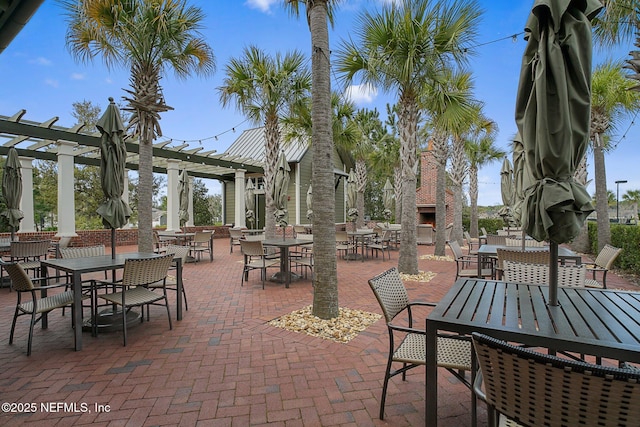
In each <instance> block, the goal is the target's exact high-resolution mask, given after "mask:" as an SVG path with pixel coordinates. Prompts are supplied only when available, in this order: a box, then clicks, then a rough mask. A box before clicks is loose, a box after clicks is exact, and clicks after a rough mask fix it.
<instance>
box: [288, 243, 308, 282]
mask: <svg viewBox="0 0 640 427" xmlns="http://www.w3.org/2000/svg"><path fill="white" fill-rule="evenodd" d="M297 239H298V240H304V241H307V242H313V234H298V237H297ZM289 262H290V263H291V264H292V265H293V266H295V267H299V268H303V269H304V277H305V278H306V277H307V270H309V271H310V272H311V274H312V275H313V265H314V262H313V243H310V244H305V245H301V246H298V247H296V249H295V250H294V251H290V252H289Z"/></svg>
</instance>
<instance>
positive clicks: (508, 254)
mask: <svg viewBox="0 0 640 427" xmlns="http://www.w3.org/2000/svg"><path fill="white" fill-rule="evenodd" d="M496 252H497V256H498V268H504V261H515V262H526V263H529V264H546V265H549V251H540V250H536V251H523V250H521V249H515V248H513V249H508V248H497V249H496Z"/></svg>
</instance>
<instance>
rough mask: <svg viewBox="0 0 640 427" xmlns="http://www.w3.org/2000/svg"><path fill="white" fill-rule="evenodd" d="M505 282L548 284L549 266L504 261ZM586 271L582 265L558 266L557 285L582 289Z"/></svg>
mask: <svg viewBox="0 0 640 427" xmlns="http://www.w3.org/2000/svg"><path fill="white" fill-rule="evenodd" d="M503 267H504V270H503V278H504V281H505V282H515V283H531V284H534V285H548V284H549V264H548V263H547V264H529V263H526V262H515V261H504V264H503ZM586 272H587V269H586V268H585V266H584V265H582V264H581V265H558V285H560V286H568V287H584V286H585V275H586Z"/></svg>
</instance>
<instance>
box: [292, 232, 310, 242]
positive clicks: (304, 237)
mask: <svg viewBox="0 0 640 427" xmlns="http://www.w3.org/2000/svg"><path fill="white" fill-rule="evenodd" d="M296 239H298V240H304V241H305V242H313V234H298V236H297V237H296Z"/></svg>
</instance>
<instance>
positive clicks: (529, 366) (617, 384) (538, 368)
mask: <svg viewBox="0 0 640 427" xmlns="http://www.w3.org/2000/svg"><path fill="white" fill-rule="evenodd" d="M473 345H474V348H475V351H476V355H477V359H478V364H479V367H480V371H481V372H482V378H483V380H484V388H485V392H486V401H487V404H488V405H489V406H490V407H492V408H494V409H495V410H497V411H498V412H499V413H501V414H504V415H506V416H507V417H508V418H510V419H512V420H516V421H517V422H518V424H519V425H523V426H529V427H533V426H542V425H544V426H577V425H580V426H605V427H606V426H627V425H628V426H631V425H637V423H638V420H639V419H640V372H638V371H634V370H630V369H619V368H614V367H608V366H602V365H592V364H589V363H585V362H582V361H577V360H571V359H566V358H560V357H557V356H552V355H549V354H542V353H538V352H535V351H532V350H531V349H528V348H524V347H522V346H515V345H511V344H508V343H506V342H504V341H500V340H496V339H494V338H491V337H488V336H486V335H481V334H478V333H475V332H474V333H473Z"/></svg>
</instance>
